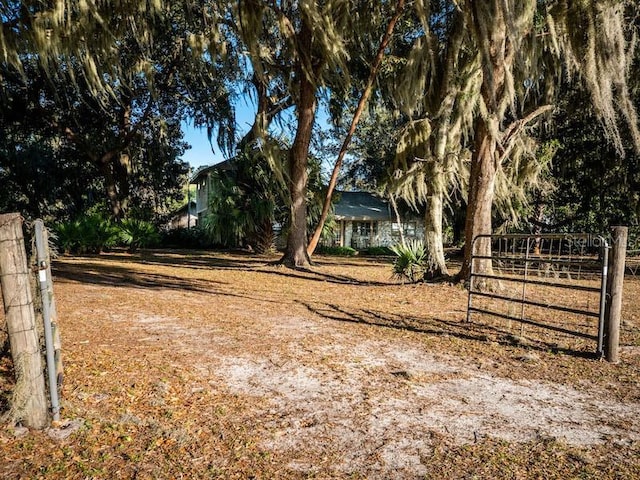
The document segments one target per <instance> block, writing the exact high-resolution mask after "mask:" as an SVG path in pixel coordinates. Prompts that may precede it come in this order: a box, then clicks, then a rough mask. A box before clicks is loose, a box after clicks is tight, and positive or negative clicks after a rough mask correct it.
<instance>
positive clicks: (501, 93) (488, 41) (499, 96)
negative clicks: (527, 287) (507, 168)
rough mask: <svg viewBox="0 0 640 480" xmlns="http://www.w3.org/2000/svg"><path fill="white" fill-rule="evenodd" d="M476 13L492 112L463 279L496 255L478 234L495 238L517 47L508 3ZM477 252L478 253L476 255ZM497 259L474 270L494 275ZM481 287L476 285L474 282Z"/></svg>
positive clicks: (482, 136) (481, 124) (495, 1)
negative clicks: (494, 211)
mask: <svg viewBox="0 0 640 480" xmlns="http://www.w3.org/2000/svg"><path fill="white" fill-rule="evenodd" d="M468 5H469V8H470V12H471V13H472V21H471V22H470V23H471V24H473V25H474V27H473V28H475V30H476V34H477V35H478V36H479V39H480V41H481V42H483V43H484V45H483V46H482V47H481V52H482V61H483V65H482V85H481V87H480V92H481V95H482V101H483V103H484V106H485V108H486V113H481V114H480V115H479V116H478V118H477V119H476V125H475V134H474V135H475V137H474V150H473V153H472V156H471V172H470V178H469V199H468V202H467V218H466V222H465V248H464V262H463V264H462V269H461V270H460V274H459V277H460V278H461V279H462V280H466V279H467V278H469V274H470V273H471V255H472V253H473V254H474V255H481V256H486V257H489V256H491V240H490V239H489V238H486V239H481V240H479V241H477V242H474V239H475V237H476V236H477V235H490V234H491V233H492V231H491V207H492V206H493V196H494V190H495V181H496V172H497V169H498V168H499V166H500V165H499V157H498V155H497V152H496V149H497V146H498V144H497V142H498V139H497V138H496V135H499V132H500V123H501V122H502V119H503V118H504V112H505V110H506V108H507V106H508V104H509V102H508V97H507V95H508V94H507V93H506V90H505V87H506V78H507V72H508V71H511V69H512V68H513V58H514V49H513V43H512V41H511V39H510V38H509V30H508V28H507V19H506V17H505V15H506V14H505V11H504V9H505V4H502V3H501V2H500V1H499V0H488V1H487V2H471V1H470V2H469V3H468ZM472 249H473V252H472ZM492 272H493V268H492V266H491V260H490V259H488V258H486V259H478V260H477V261H476V262H474V272H473V273H480V274H486V275H488V274H491V273H492ZM474 283H476V282H474ZM472 287H474V288H478V289H493V288H494V284H493V282H487V281H486V279H478V282H477V283H476V284H475V285H472Z"/></svg>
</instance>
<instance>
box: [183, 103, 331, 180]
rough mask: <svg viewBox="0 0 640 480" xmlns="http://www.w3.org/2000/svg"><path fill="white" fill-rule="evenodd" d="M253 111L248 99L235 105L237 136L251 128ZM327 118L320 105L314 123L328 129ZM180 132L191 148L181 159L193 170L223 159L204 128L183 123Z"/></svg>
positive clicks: (322, 106)
mask: <svg viewBox="0 0 640 480" xmlns="http://www.w3.org/2000/svg"><path fill="white" fill-rule="evenodd" d="M255 111H256V107H255V105H254V104H253V103H252V102H251V100H250V99H248V98H246V99H243V100H241V101H240V102H239V103H238V104H237V105H236V120H237V122H238V135H240V136H241V135H242V134H243V133H245V132H247V131H248V130H249V128H251V125H252V124H253V119H254V117H255ZM328 116H329V115H328V112H327V111H326V108H325V106H324V105H323V104H322V103H320V105H319V108H318V112H317V114H316V123H319V124H320V125H321V127H322V128H323V129H324V128H329V127H328V126H327V124H328ZM182 131H183V132H184V141H185V142H187V143H188V144H189V145H191V148H190V149H189V150H187V151H186V152H185V153H184V155H182V159H183V160H184V161H185V162H188V163H189V165H190V166H191V167H192V168H193V169H194V170H195V169H197V168H198V167H201V166H203V165H215V164H216V163H220V162H222V161H223V160H224V159H225V158H224V155H223V154H222V152H221V151H220V149H219V148H218V145H217V143H216V139H215V137H214V138H213V139H212V140H213V142H212V143H213V146H212V145H211V144H210V143H209V139H208V138H207V129H206V128H202V129H201V128H195V127H194V126H193V124H192V123H189V122H183V124H182Z"/></svg>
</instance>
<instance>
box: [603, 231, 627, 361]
mask: <svg viewBox="0 0 640 480" xmlns="http://www.w3.org/2000/svg"><path fill="white" fill-rule="evenodd" d="M627 230H628V229H627V227H612V236H613V239H612V241H611V243H612V245H611V258H610V261H609V282H608V283H609V287H608V288H607V290H608V291H607V299H608V305H607V309H606V311H607V313H606V315H607V318H606V319H605V335H606V343H605V350H604V355H605V358H606V359H607V361H609V362H612V363H618V362H619V361H620V353H619V351H620V315H621V313H622V289H623V287H624V264H625V259H626V256H627Z"/></svg>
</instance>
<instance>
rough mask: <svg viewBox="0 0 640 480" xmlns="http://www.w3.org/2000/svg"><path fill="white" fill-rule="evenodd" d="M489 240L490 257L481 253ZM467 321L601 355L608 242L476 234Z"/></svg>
mask: <svg viewBox="0 0 640 480" xmlns="http://www.w3.org/2000/svg"><path fill="white" fill-rule="evenodd" d="M480 242H491V253H490V254H482V253H480V252H482V251H487V250H486V244H485V249H479V248H478V247H481V246H482V245H481V243H480ZM472 252H475V253H474V254H473V255H472V258H471V272H472V273H471V275H470V278H469V298H468V309H467V321H471V320H472V317H475V318H478V319H479V318H480V317H482V318H483V319H490V321H493V322H495V319H498V322H499V323H498V324H497V326H496V325H495V324H494V325H493V326H494V328H498V329H499V330H500V331H506V332H508V333H510V334H512V335H518V336H520V337H523V338H524V336H525V335H526V336H527V338H533V339H536V340H539V341H541V342H543V343H545V344H555V345H559V344H568V346H567V347H566V348H568V349H570V350H582V349H584V348H589V347H585V345H584V343H585V341H586V342H588V344H589V343H591V342H594V343H596V344H597V346H596V353H597V354H599V355H602V354H603V338H604V329H605V307H606V292H607V263H608V253H609V243H608V242H607V239H605V238H604V237H602V236H599V235H598V236H596V235H591V234H561V235H558V234H555V235H548V234H543V235H479V236H477V237H476V238H474V240H473V245H472Z"/></svg>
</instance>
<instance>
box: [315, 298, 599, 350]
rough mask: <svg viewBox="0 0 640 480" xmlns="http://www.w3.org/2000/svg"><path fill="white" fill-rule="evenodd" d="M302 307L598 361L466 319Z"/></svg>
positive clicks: (349, 318)
mask: <svg viewBox="0 0 640 480" xmlns="http://www.w3.org/2000/svg"><path fill="white" fill-rule="evenodd" d="M303 305H304V306H305V307H306V308H307V309H308V310H309V311H310V312H312V313H315V314H316V315H319V316H321V317H323V318H326V319H328V320H335V321H339V322H350V323H357V324H364V325H371V326H376V327H384V328H392V329H397V330H404V331H410V332H415V333H421V334H427V335H434V336H442V337H447V336H449V337H455V338H458V339H461V340H466V341H473V342H494V343H497V344H499V345H503V346H511V347H513V346H516V347H521V348H522V349H523V350H527V351H530V350H535V351H540V352H549V351H552V352H554V353H562V354H565V355H569V356H573V357H580V358H597V355H596V354H595V353H594V352H587V351H582V350H573V349H569V348H563V347H559V346H558V345H556V344H555V343H549V342H545V341H543V340H541V339H535V340H534V339H529V340H528V341H527V342H526V343H522V339H520V338H518V337H517V336H514V335H513V333H512V332H510V331H509V330H507V329H504V328H500V327H498V326H495V325H488V324H484V323H476V322H467V321H465V320H445V319H441V318H435V317H419V316H406V315H400V314H389V313H382V312H377V311H374V310H369V309H351V310H349V309H346V308H344V307H342V306H340V305H336V304H320V305H313V304H310V303H303ZM451 313H455V314H458V313H459V314H460V316H461V317H462V316H464V315H466V312H465V311H463V310H456V311H453V312H451Z"/></svg>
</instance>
